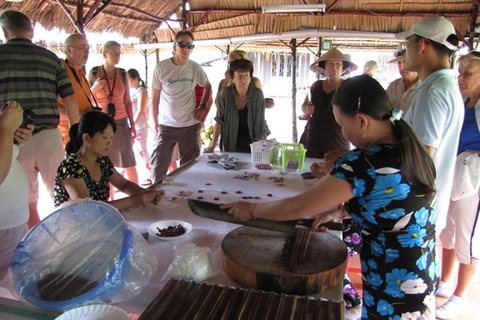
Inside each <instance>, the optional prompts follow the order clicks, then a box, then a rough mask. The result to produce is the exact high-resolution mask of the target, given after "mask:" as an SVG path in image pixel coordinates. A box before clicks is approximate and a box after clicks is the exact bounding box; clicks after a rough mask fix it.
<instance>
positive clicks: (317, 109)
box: [300, 48, 357, 158]
mask: <svg viewBox="0 0 480 320" xmlns="http://www.w3.org/2000/svg"><path fill="white" fill-rule="evenodd" d="M356 69H357V66H356V65H355V64H354V63H352V61H350V58H349V57H348V56H346V55H345V54H343V53H342V52H340V50H338V49H336V48H333V49H331V50H329V51H327V52H326V53H325V54H323V55H322V56H321V57H320V58H319V59H318V60H316V61H315V62H314V63H313V64H312V65H311V66H310V70H312V71H314V72H316V73H317V74H320V75H322V76H324V77H326V79H325V80H319V81H316V82H314V83H313V84H312V85H311V86H310V89H309V91H310V92H309V94H308V95H307V96H306V97H305V101H304V103H303V105H302V111H303V113H304V114H306V115H307V116H308V121H307V125H306V126H305V132H304V133H303V134H302V138H301V139H300V142H301V143H303V144H304V145H305V148H306V149H307V153H306V156H307V157H309V158H324V157H326V153H327V152H330V153H332V152H334V153H338V155H337V156H335V158H336V157H338V156H339V155H341V154H343V153H344V152H345V151H348V150H349V149H350V144H349V143H348V141H347V140H346V139H345V137H344V136H343V134H342V129H341V128H340V126H339V125H338V124H337V123H336V122H335V118H334V117H333V111H332V99H333V95H334V94H335V91H336V89H337V88H338V86H340V84H341V83H342V81H343V80H342V78H341V76H343V75H345V74H347V73H348V72H350V71H354V70H356Z"/></svg>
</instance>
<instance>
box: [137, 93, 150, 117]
mask: <svg viewBox="0 0 480 320" xmlns="http://www.w3.org/2000/svg"><path fill="white" fill-rule="evenodd" d="M147 100H148V94H147V90H145V91H143V92H142V94H141V95H140V97H138V101H137V110H138V111H137V114H136V115H135V123H137V124H138V122H139V121H140V120H142V118H143V116H144V113H145V108H146V107H147V102H148V101H147Z"/></svg>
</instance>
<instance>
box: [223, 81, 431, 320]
mask: <svg viewBox="0 0 480 320" xmlns="http://www.w3.org/2000/svg"><path fill="white" fill-rule="evenodd" d="M333 105H334V115H335V120H336V121H337V123H338V124H339V125H340V126H341V127H342V132H343V134H344V136H345V137H346V138H347V139H348V140H349V141H350V142H352V143H353V144H354V145H355V146H356V147H357V149H354V150H351V151H349V152H347V153H346V154H345V155H343V156H341V157H340V158H339V159H338V160H337V161H336V163H335V165H334V168H333V170H332V171H331V172H330V174H328V175H326V176H324V177H323V178H322V179H320V180H319V181H318V182H317V183H316V184H315V185H314V186H312V187H311V188H309V189H307V190H306V191H304V192H303V193H301V194H299V195H297V196H294V197H291V198H287V199H283V200H279V201H275V202H270V203H261V204H258V205H257V204H251V203H248V202H235V203H231V204H227V205H224V206H223V208H230V209H229V212H230V213H231V214H233V215H234V216H235V217H236V218H238V219H241V220H248V219H252V218H264V219H271V220H293V219H298V218H301V217H304V216H307V215H310V214H312V213H315V212H320V211H321V210H325V209H327V208H332V207H336V206H338V205H339V204H342V203H345V210H346V212H347V213H348V214H349V216H350V217H351V218H352V219H353V220H354V221H355V222H357V223H359V224H360V225H361V226H362V228H363V231H362V238H363V242H364V243H363V247H362V251H361V254H360V259H361V263H362V275H363V289H364V291H363V309H362V319H382V320H400V319H434V318H435V316H434V315H435V297H434V292H435V288H436V284H437V281H438V277H439V272H440V262H439V260H438V259H437V258H436V255H435V225H434V221H435V216H434V213H433V209H432V207H431V200H432V198H433V195H434V189H433V186H434V181H435V167H434V164H433V161H432V159H431V158H430V156H429V155H428V153H427V152H426V150H425V149H424V147H423V145H422V144H421V143H420V142H419V141H418V139H417V137H416V136H415V134H414V133H413V131H412V129H411V128H410V127H409V126H408V125H407V123H406V122H405V121H403V120H402V119H401V112H400V111H399V110H395V109H393V108H392V106H391V104H390V102H389V100H388V97H387V95H386V93H385V91H384V90H383V88H382V87H381V85H380V84H379V83H378V82H377V81H376V80H375V79H372V78H371V77H369V76H366V75H362V76H358V77H354V78H351V79H349V80H346V81H345V82H344V83H343V84H342V85H341V86H340V87H339V88H338V89H337V92H336V94H335V97H334V99H333ZM344 215H345V213H344V212H343V210H338V209H331V210H329V211H327V212H323V213H321V214H318V216H317V219H316V224H315V226H318V224H320V223H323V222H326V221H329V220H332V219H338V218H341V217H343V216H344Z"/></svg>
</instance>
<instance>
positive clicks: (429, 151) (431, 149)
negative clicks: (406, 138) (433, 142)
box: [425, 145, 437, 159]
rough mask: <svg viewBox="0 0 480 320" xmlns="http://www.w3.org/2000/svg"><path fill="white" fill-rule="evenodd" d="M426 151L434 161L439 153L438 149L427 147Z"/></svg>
mask: <svg viewBox="0 0 480 320" xmlns="http://www.w3.org/2000/svg"><path fill="white" fill-rule="evenodd" d="M425 149H427V152H428V154H430V157H432V159H433V156H434V155H435V151H437V148H435V147H431V146H427V145H425Z"/></svg>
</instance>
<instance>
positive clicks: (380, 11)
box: [0, 0, 479, 46]
mask: <svg viewBox="0 0 480 320" xmlns="http://www.w3.org/2000/svg"><path fill="white" fill-rule="evenodd" d="M187 2H188V5H189V10H183V9H184V8H185V6H186V3H187ZM321 2H322V1H314V0H263V1H262V0H250V1H246V0H190V1H187V0H83V1H82V0H78V1H77V0H25V1H24V2H20V3H12V2H5V0H0V9H5V8H14V9H17V10H20V11H22V12H24V13H26V14H27V15H28V16H29V17H30V18H32V19H33V20H34V21H37V22H39V23H40V24H41V25H42V26H43V27H45V28H46V29H51V28H53V27H59V28H61V29H65V30H66V31H67V32H73V31H74V30H75V28H74V25H73V23H72V20H77V21H78V19H76V17H77V11H79V9H78V8H80V9H81V6H80V7H79V3H81V4H82V3H83V19H81V20H84V22H85V23H84V28H85V30H87V31H90V32H95V31H96V32H104V31H115V32H118V33H121V34H123V35H124V36H126V37H131V36H134V37H138V38H140V39H142V40H143V41H144V42H171V41H172V39H173V34H174V31H176V30H173V29H168V28H167V29H164V30H158V27H159V26H160V25H161V24H165V23H166V24H168V23H169V21H168V19H169V18H170V17H171V15H172V14H173V13H177V17H179V19H180V20H183V21H184V22H185V25H186V27H188V28H190V29H193V30H194V31H195V37H196V40H207V39H208V40H211V39H221V38H235V37H240V36H249V35H262V34H263V35H265V34H271V35H273V38H275V36H277V37H278V36H280V35H282V34H285V33H288V32H292V31H298V30H320V31H321V30H327V31H332V30H337V31H368V32H380V33H396V32H399V31H402V30H405V29H407V28H410V27H411V26H412V25H413V24H415V22H417V21H418V20H419V19H421V18H422V17H425V16H432V15H443V16H445V17H447V18H448V19H449V20H450V21H452V23H453V24H454V26H455V28H456V29H457V31H458V34H459V35H460V36H464V37H467V39H468V37H469V36H471V35H469V32H470V29H472V26H473V29H475V28H477V30H478V28H479V27H478V25H479V18H478V17H477V16H478V5H479V0H446V1H445V0H431V1H415V0H396V1H389V0H356V1H351V0H327V1H323V3H324V4H325V5H326V8H327V12H326V13H320V14H313V13H294V14H278V13H277V14H275V13H262V6H263V5H285V4H297V5H301V4H316V3H321ZM69 15H70V18H69ZM74 17H75V18H74ZM472 17H474V18H472ZM82 25H83V23H80V24H79V23H78V22H77V29H79V27H80V28H81V27H82ZM320 36H321V34H320ZM352 37H353V38H354V37H355V36H352ZM342 38H345V39H348V38H350V37H347V36H345V33H344V34H343V36H342ZM350 41H351V40H350ZM357 45H358V44H357ZM262 46H263V45H262ZM360 46H361V44H360Z"/></svg>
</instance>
